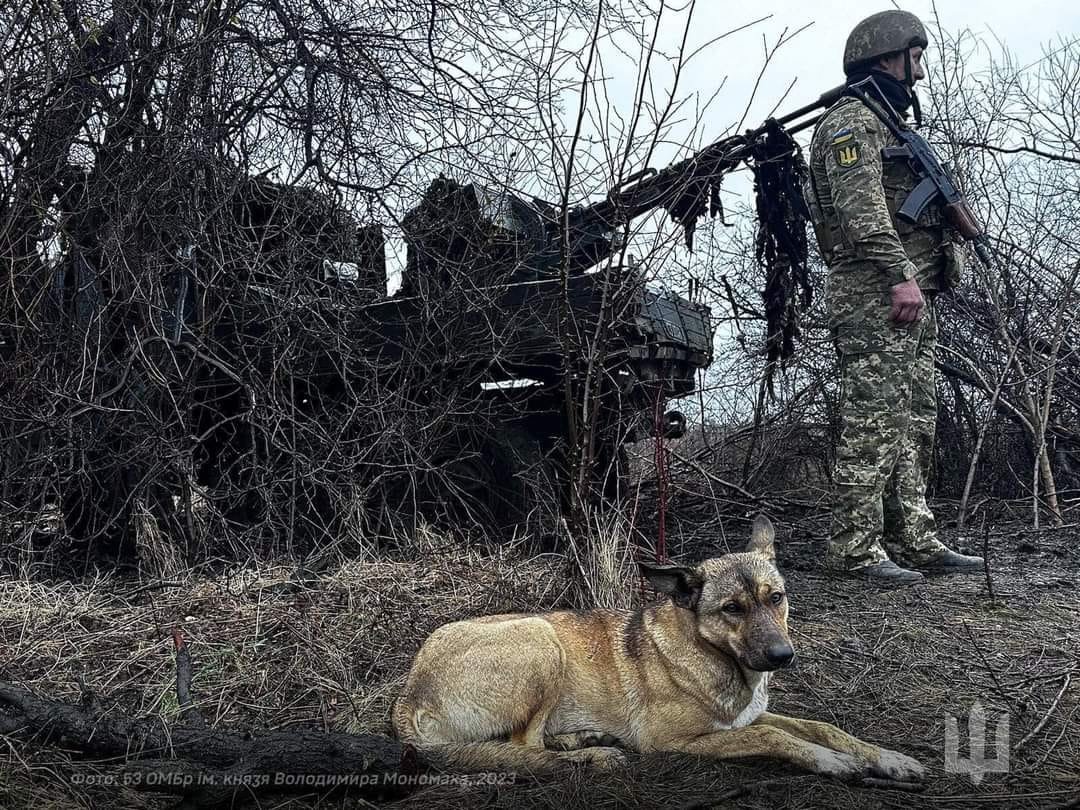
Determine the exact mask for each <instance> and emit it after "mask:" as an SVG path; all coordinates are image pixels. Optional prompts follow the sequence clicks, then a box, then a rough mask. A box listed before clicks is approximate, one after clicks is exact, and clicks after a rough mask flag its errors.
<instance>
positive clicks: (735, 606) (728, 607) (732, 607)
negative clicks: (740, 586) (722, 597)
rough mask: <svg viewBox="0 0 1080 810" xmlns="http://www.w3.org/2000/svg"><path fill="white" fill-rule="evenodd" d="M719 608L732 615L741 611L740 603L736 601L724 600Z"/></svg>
mask: <svg viewBox="0 0 1080 810" xmlns="http://www.w3.org/2000/svg"><path fill="white" fill-rule="evenodd" d="M720 609H721V610H722V611H724V613H731V614H732V615H735V614H738V613H742V605H740V604H739V603H738V602H725V603H724V604H723V605H722V606H721V607H720Z"/></svg>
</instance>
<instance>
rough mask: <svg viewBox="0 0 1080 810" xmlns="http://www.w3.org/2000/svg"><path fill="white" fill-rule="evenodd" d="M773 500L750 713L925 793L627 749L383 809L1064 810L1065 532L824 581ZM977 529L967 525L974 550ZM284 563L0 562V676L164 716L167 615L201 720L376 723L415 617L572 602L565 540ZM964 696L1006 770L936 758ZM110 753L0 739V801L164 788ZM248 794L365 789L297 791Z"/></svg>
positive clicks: (110, 799)
mask: <svg viewBox="0 0 1080 810" xmlns="http://www.w3.org/2000/svg"><path fill="white" fill-rule="evenodd" d="M774 517H775V518H776V523H777V525H778V529H779V542H780V566H781V569H782V570H783V572H784V573H785V574H786V575H787V579H788V587H789V591H790V597H791V606H792V618H791V627H792V639H793V641H794V643H795V646H796V650H797V654H798V655H797V661H796V664H795V665H794V666H793V667H792V668H790V669H788V670H786V671H784V672H782V673H780V674H779V675H778V677H776V678H775V679H774V681H773V683H774V687H773V691H772V705H771V707H770V708H771V709H772V710H774V711H778V712H782V713H788V714H795V715H799V716H804V717H810V718H815V719H821V720H828V721H830V722H834V723H836V724H837V725H839V726H840V727H842V728H844V729H846V730H848V731H850V732H852V733H854V734H856V735H859V736H861V737H864V738H865V739H868V740H871V741H874V742H878V743H882V744H885V745H887V746H889V747H893V748H897V749H899V750H901V751H903V752H905V753H907V754H910V755H912V756H916V757H918V758H919V759H921V760H922V761H923V762H924V763H926V765H927V766H928V768H929V770H930V778H929V781H928V783H927V784H926V786H925V789H924V790H923V791H922V792H918V793H912V792H908V791H904V790H896V789H889V788H870V787H863V786H855V785H848V784H843V783H840V782H837V781H833V780H827V779H823V778H820V777H817V776H812V775H806V774H803V773H800V772H798V771H796V770H794V769H790V768H787V767H783V766H780V765H778V764H776V763H775V762H769V761H747V762H742V763H726V764H717V763H711V762H703V761H700V760H695V759H689V758H684V757H677V756H663V757H640V756H633V757H632V758H631V764H630V766H629V768H627V769H626V770H624V771H620V772H617V773H613V774H594V773H580V772H569V771H568V772H567V774H566V775H565V777H564V778H562V779H557V780H548V781H544V782H536V781H534V780H530V779H527V778H524V777H519V778H517V779H516V780H515V781H514V782H513V783H512V784H509V785H503V786H494V787H492V786H486V787H472V788H462V787H454V786H450V787H433V788H428V789H425V790H423V791H420V792H418V793H416V794H414V795H412V796H411V797H409V798H408V799H405V800H402V801H399V802H397V803H395V804H393V805H387V806H393V807H400V808H441V807H446V808H451V807H452V808H462V807H489V808H520V807H537V808H541V807H543V808H558V810H571V808H578V807H581V808H590V810H600V809H601V808H620V807H676V808H687V809H688V808H693V807H714V806H715V807H746V808H751V807H753V808H759V807H760V808H765V807H768V808H773V807H789V808H809V807H852V808H854V807H860V808H861V807H897V808H900V807H950V808H951V807H958V808H987V807H1008V808H1027V807H1030V808H1059V807H1080V629H1078V627H1077V624H1078V622H1080V531H1078V530H1077V529H1076V528H1075V527H1067V528H1065V529H1061V530H1055V531H1043V532H1041V533H1033V532H1031V531H1029V530H1026V529H1025V528H1024V527H1023V526H1020V525H996V526H994V527H993V531H992V534H991V536H990V537H989V541H988V547H989V550H990V558H991V563H992V584H993V590H994V598H993V599H991V597H990V594H989V591H988V584H987V582H986V580H985V579H984V578H983V577H947V578H937V579H933V580H931V581H929V582H928V583H926V584H925V585H921V586H917V587H913V588H906V589H901V590H893V591H884V592H883V591H880V590H878V589H875V588H872V587H868V586H867V585H864V584H861V583H858V582H854V581H845V580H837V579H834V578H831V577H830V576H828V575H826V574H825V573H824V572H823V571H822V569H821V566H820V560H821V556H822V552H823V539H822V538H823V536H824V534H823V532H824V525H823V523H822V520H821V519H820V518H818V519H817V520H814V519H808V520H800V521H799V524H798V526H795V525H793V524H792V523H790V522H788V521H785V519H784V516H783V515H778V516H774ZM669 529H670V532H671V540H670V543H671V546H670V550H671V551H672V553H673V554H674V555H675V556H676V557H679V558H682V559H693V558H696V557H700V556H706V555H708V554H712V553H717V552H724V551H726V550H734V549H736V548H737V547H739V546H740V545H741V544H742V542H743V538H744V537H745V536H746V533H747V531H748V521H746V520H745V519H737V518H730V517H728V518H724V519H723V520H722V521H719V520H718V519H715V518H714V519H712V520H710V519H707V518H705V517H702V516H700V515H697V516H693V515H691V516H682V519H680V515H678V514H672V515H671V516H670V519H669ZM953 542H954V543H955V542H956V541H955V539H954V540H953ZM982 542H983V538H982V537H981V536H978V537H977V538H975V540H974V541H973V545H974V546H975V548H974V549H973V550H976V551H978V550H980V548H981V545H982ZM296 573H297V567H296V565H295V564H288V563H280V564H274V563H267V562H259V563H255V562H252V563H250V564H244V565H237V564H236V563H235V562H233V563H219V564H217V565H215V566H207V567H205V568H203V569H199V570H194V571H190V572H186V573H185V574H184V575H182V576H179V577H177V578H176V579H175V580H170V581H165V582H162V581H160V580H155V579H153V578H147V577H145V576H140V575H138V574H137V573H136V572H121V573H116V572H112V571H110V572H99V573H92V572H85V573H79V574H75V575H73V574H72V573H71V572H70V571H69V572H62V571H60V570H58V569H57V568H56V567H55V566H44V565H43V566H30V567H29V568H27V567H25V566H24V567H23V568H22V569H21V570H19V569H16V568H13V567H11V566H9V568H8V570H6V571H5V573H4V575H3V578H2V579H0V680H3V681H10V682H17V683H21V684H24V685H26V686H29V687H31V688H33V689H35V690H37V691H38V692H39V693H42V694H49V695H52V696H55V697H59V698H67V699H71V700H77V699H78V695H79V686H78V683H79V681H80V679H81V680H82V681H83V682H85V684H86V685H87V686H88V687H90V688H91V689H92V690H94V691H95V692H97V693H98V694H100V695H102V696H104V698H105V700H106V702H107V703H109V704H116V705H118V706H123V707H125V708H126V709H127V710H129V711H131V712H133V713H136V714H150V715H161V716H164V717H166V718H175V716H176V713H177V706H176V699H175V695H174V692H173V685H174V660H173V649H172V644H171V640H170V634H171V632H172V630H173V629H174V628H177V627H179V628H182V631H183V633H184V635H185V636H186V638H187V639H188V641H189V645H190V649H191V653H192V655H193V657H194V661H195V680H194V686H195V691H196V697H197V698H198V699H199V701H200V703H201V707H202V711H203V713H204V714H205V715H206V716H207V717H208V718H209V719H210V721H211V722H212V723H215V724H220V725H223V726H228V727H233V728H246V729H251V730H253V731H255V732H257V731H258V730H260V729H266V728H275V727H281V726H285V725H289V724H294V723H301V724H314V725H316V726H318V727H321V728H326V729H336V730H360V729H363V730H368V731H384V732H388V731H389V723H388V710H389V706H390V703H391V700H392V699H393V696H394V695H395V693H396V692H397V690H398V689H399V687H400V684H401V682H402V678H403V676H404V673H405V671H406V669H407V667H408V664H409V661H410V658H411V656H412V655H413V653H414V652H415V651H416V649H417V647H418V645H419V643H420V641H421V640H422V639H423V638H424V637H425V636H426V634H427V633H429V632H430V631H431V630H432V629H434V628H435V627H437V626H438V625H440V624H442V623H444V622H446V621H448V620H452V619H457V618H461V617H465V616H472V615H478V614H483V613H493V612H503V611H512V610H527V611H534V610H543V609H549V608H557V607H563V606H566V605H568V604H572V603H574V601H575V600H577V599H579V597H578V596H576V595H575V594H576V593H577V592H576V591H575V590H574V589H573V587H572V585H571V577H570V568H569V563H568V561H567V560H566V559H565V558H563V557H559V556H554V555H548V556H541V557H534V558H524V557H522V556H520V555H518V554H516V553H514V552H513V551H499V552H496V553H494V554H493V553H490V552H484V551H481V550H476V549H470V550H466V551H463V549H462V546H461V545H460V544H458V543H455V542H453V541H449V540H443V539H439V538H432V537H429V538H428V539H427V540H426V541H425V542H424V543H422V544H420V545H419V546H418V547H414V548H411V549H410V550H409V551H407V552H398V553H396V554H395V555H391V556H389V557H387V556H386V555H383V556H382V557H381V558H375V557H373V556H369V557H367V558H366V559H355V558H353V559H346V558H345V557H344V556H343V557H341V558H338V559H336V560H334V561H333V562H332V564H330V565H329V566H328V567H326V568H324V569H323V570H321V571H320V572H318V573H312V574H309V575H307V578H306V580H305V581H304V583H303V584H302V585H301V586H300V587H298V588H296V587H285V586H286V585H288V584H289V583H295V580H296ZM628 587H629V588H630V590H631V591H633V590H634V586H633V585H630V586H628ZM1066 679H1068V680H1069V683H1068V686H1067V687H1066V688H1065V689H1064V691H1063V692H1062V687H1063V685H1065V683H1066ZM1059 693H1060V698H1058V695H1059ZM975 701H980V702H981V703H982V705H983V706H984V707H985V709H986V713H987V715H988V716H989V717H990V718H991V719H992V721H996V720H997V718H998V717H999V716H1000V714H1001V713H1002V712H1007V713H1008V716H1009V718H1010V721H1011V722H1010V733H1009V737H1010V753H1011V756H1010V761H1009V770H1008V772H1005V773H990V774H987V775H986V776H985V777H984V778H983V779H982V780H981V781H980V782H978V783H975V782H974V781H973V780H972V778H971V777H970V775H968V774H964V773H948V772H946V770H945V757H944V741H945V727H946V720H947V718H948V717H949V716H950V715H957V716H960V717H961V718H966V716H967V714H968V711H969V709H970V707H971V706H972V704H973V703H974V702H975ZM965 723H966V721H965V720H963V719H962V720H961V721H960V724H959V727H960V730H961V732H963V731H964V730H965ZM990 725H994V723H993V722H991V723H990ZM1040 726H1041V728H1039V730H1038V731H1037V732H1035V733H1034V734H1032V732H1033V731H1034V730H1035V729H1036V727H1040ZM993 752H994V748H993V746H992V744H990V743H989V742H988V745H987V753H988V754H993ZM960 753H961V755H964V754H966V753H967V750H966V745H965V746H963V747H962V749H961V752H960ZM111 767H112V766H111V765H109V764H102V763H94V762H88V761H86V760H85V759H81V758H78V757H72V756H71V755H69V754H68V753H66V752H63V751H59V750H57V749H55V748H52V747H42V746H36V745H30V744H25V743H20V742H15V741H13V740H10V739H4V738H0V806H4V807H12V808H16V807H31V806H32V807H35V808H61V807H63V808H67V807H84V808H97V807H145V808H151V807H153V808H159V807H171V806H174V805H175V802H176V800H175V799H174V798H171V797H165V796H160V795H155V794H147V793H139V792H135V791H132V790H130V789H127V788H123V787H104V786H100V785H91V784H87V782H88V781H93V777H95V776H97V775H100V774H107V773H109V772H110V769H111ZM261 806H263V807H327V808H328V807H364V806H370V805H366V804H365V803H363V802H362V801H360V800H357V799H351V798H348V797H333V796H331V797H318V796H312V797H309V798H306V799H287V800H286V799H281V800H273V801H264V802H263V804H262V805H261Z"/></svg>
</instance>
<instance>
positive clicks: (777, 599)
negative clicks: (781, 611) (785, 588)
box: [769, 591, 784, 605]
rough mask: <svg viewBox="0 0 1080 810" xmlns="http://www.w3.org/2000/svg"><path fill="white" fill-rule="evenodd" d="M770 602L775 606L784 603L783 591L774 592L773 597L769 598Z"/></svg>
mask: <svg viewBox="0 0 1080 810" xmlns="http://www.w3.org/2000/svg"><path fill="white" fill-rule="evenodd" d="M769 600H770V601H771V602H772V603H773V604H774V605H779V604H780V603H781V602H783V601H784V594H783V593H782V592H781V591H773V592H772V596H770V597H769Z"/></svg>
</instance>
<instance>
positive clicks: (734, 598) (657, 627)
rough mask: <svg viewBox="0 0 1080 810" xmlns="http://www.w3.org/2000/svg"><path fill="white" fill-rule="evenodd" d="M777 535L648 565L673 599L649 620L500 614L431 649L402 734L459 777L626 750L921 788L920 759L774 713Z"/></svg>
mask: <svg viewBox="0 0 1080 810" xmlns="http://www.w3.org/2000/svg"><path fill="white" fill-rule="evenodd" d="M774 537H775V532H774V530H773V526H772V523H771V522H770V521H769V519H768V518H766V517H764V516H760V517H758V518H757V520H755V522H754V527H753V530H752V534H751V538H750V543H749V545H748V546H747V549H746V551H745V552H742V553H738V554H727V555H724V556H723V557H718V558H715V559H709V560H705V561H704V562H702V563H700V564H699V565H697V566H695V567H681V566H675V565H643V566H642V568H643V571H644V573H645V576H646V577H647V578H648V579H649V581H650V582H651V583H652V585H653V586H654V587H655V588H656V589H657V590H659V591H661V592H662V593H665V594H667V595H668V596H670V597H671V599H670V601H667V602H665V603H663V604H660V605H653V606H650V607H646V608H643V609H639V610H637V611H619V610H589V611H562V612H557V613H546V614H532V615H524V614H519V615H502V616H486V617H483V618H478V619H468V620H465V621H460V622H453V623H451V624H447V625H444V626H442V627H440V628H439V629H438V630H436V631H435V632H434V633H432V634H431V636H430V637H429V638H428V639H427V641H426V642H425V643H424V645H423V647H422V648H421V649H420V652H419V653H418V654H417V656H416V660H415V661H414V662H413V666H412V670H411V671H410V672H409V676H408V680H407V682H406V685H405V690H404V692H403V693H402V694H401V696H400V697H399V698H398V700H397V702H396V704H395V705H394V710H393V722H394V728H395V730H396V732H397V735H398V737H399V738H400V739H401V740H402V741H404V742H408V743H411V744H413V745H415V746H416V747H418V748H420V749H436V750H437V751H438V752H440V753H441V755H442V756H443V758H444V759H445V760H446V761H447V762H448V763H450V764H451V765H452V766H454V767H458V768H461V769H465V770H468V769H473V770H475V769H490V770H499V769H501V770H523V771H524V770H528V771H532V772H534V773H535V772H543V771H551V770H552V769H554V768H557V767H558V766H559V765H560V764H561V763H565V762H567V761H577V762H582V761H584V762H591V763H594V764H598V765H601V766H610V765H614V764H616V763H619V762H622V761H623V759H624V758H623V755H622V753H621V752H620V751H619V748H616V747H613V746H616V745H617V746H620V747H623V748H628V749H632V750H635V751H641V752H650V751H682V752H686V753H688V754H697V755H699V756H704V757H713V758H716V759H732V758H738V757H759V756H761V757H775V758H778V759H781V760H785V761H787V762H790V763H793V764H795V765H797V766H799V767H801V768H805V769H806V770H810V771H814V772H817V773H821V774H828V775H830V776H840V777H845V778H855V777H863V776H868V777H879V778H887V779H897V780H903V781H911V780H917V779H921V778H922V776H923V768H922V766H921V765H920V764H919V763H918V762H917V761H916V760H914V759H912V758H911V757H908V756H905V755H903V754H900V753H897V752H895V751H889V750H886V749H883V748H879V747H878V746H876V745H873V744H871V743H867V742H863V741H862V740H859V739H856V738H855V737H852V736H851V735H850V734H846V733H845V732H843V731H841V730H840V729H838V728H837V727H836V726H833V725H831V724H829V723H820V722H816V721H813V720H799V719H796V718H793V717H783V716H781V715H777V714H770V713H769V712H767V711H766V708H767V706H768V702H769V692H768V687H769V679H770V677H771V676H772V672H773V670H776V669H780V668H781V667H784V666H787V665H788V664H789V663H790V662H791V660H792V658H793V657H794V655H795V653H794V650H793V649H792V646H791V641H790V639H789V638H788V631H787V615H788V605H787V597H786V595H785V593H784V580H783V578H782V577H781V576H780V573H779V572H778V571H777V570H776V565H775V559H776V557H775V552H774V547H773V542H774Z"/></svg>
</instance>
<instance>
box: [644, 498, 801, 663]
mask: <svg viewBox="0 0 1080 810" xmlns="http://www.w3.org/2000/svg"><path fill="white" fill-rule="evenodd" d="M775 539H776V531H775V529H773V525H772V522H771V521H770V520H769V519H768V518H767V517H765V516H764V515H759V516H758V517H757V519H755V520H754V528H753V530H752V531H751V535H750V543H749V544H748V545H747V547H746V551H743V552H740V553H738V554H725V555H724V556H723V557H715V558H713V559H710V560H705V561H703V562H701V563H699V564H698V565H696V566H693V567H687V566H680V565H650V564H647V563H642V564H641V568H642V572H643V573H644V575H645V577H646V578H647V579H648V580H649V582H650V583H651V584H652V586H653V587H654V588H656V589H657V590H658V591H660V592H661V593H665V594H667V595H668V596H670V597H671V600H672V602H674V603H675V605H676V606H677V607H679V608H681V609H683V610H687V611H691V612H692V613H693V614H694V622H695V625H696V628H697V633H698V635H699V636H701V638H702V639H704V640H705V641H706V642H708V644H709V645H711V646H712V647H715V648H716V649H718V650H720V651H722V652H724V653H727V654H728V655H730V656H732V657H733V658H735V659H736V660H737V661H738V662H739V663H740V664H742V665H743V666H744V667H746V668H747V669H752V670H757V671H759V672H767V671H770V670H774V669H780V668H781V667H785V666H787V665H788V664H790V663H791V661H792V659H793V658H794V657H795V650H794V649H793V648H792V646H791V639H790V638H789V637H788V629H787V615H788V604H787V594H786V592H785V591H784V578H783V577H781V576H780V572H779V571H777V570H776V551H775V547H774V541H775Z"/></svg>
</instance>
